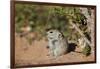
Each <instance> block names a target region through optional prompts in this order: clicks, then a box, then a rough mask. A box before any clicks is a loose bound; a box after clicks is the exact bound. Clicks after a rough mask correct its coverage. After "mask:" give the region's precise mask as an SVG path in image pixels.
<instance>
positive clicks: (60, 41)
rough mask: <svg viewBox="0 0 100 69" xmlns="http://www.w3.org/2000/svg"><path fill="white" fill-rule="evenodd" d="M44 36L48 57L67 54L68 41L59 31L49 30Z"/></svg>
mask: <svg viewBox="0 0 100 69" xmlns="http://www.w3.org/2000/svg"><path fill="white" fill-rule="evenodd" d="M46 34H47V39H48V47H49V53H50V55H52V56H54V57H58V56H61V55H64V54H65V53H67V51H68V41H67V39H66V38H65V37H64V35H63V34H62V33H61V32H60V31H59V30H56V29H51V30H48V31H47V32H46Z"/></svg>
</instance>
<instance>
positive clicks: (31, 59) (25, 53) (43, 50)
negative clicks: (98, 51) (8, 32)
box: [15, 36, 94, 66]
mask: <svg viewBox="0 0 100 69" xmlns="http://www.w3.org/2000/svg"><path fill="white" fill-rule="evenodd" d="M47 44H48V43H47V41H45V39H42V40H40V41H37V40H34V41H33V42H32V44H31V45H30V44H29V43H28V42H27V40H26V39H25V38H24V37H22V38H20V37H19V36H15V64H16V66H23V65H40V64H53V63H74V62H88V61H94V54H91V55H90V56H88V57H85V56H84V55H83V54H81V53H76V52H69V53H67V54H65V55H62V56H60V57H57V58H56V59H55V58H53V57H52V56H49V55H48V51H49V50H48V49H47ZM76 50H78V48H76Z"/></svg>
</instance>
